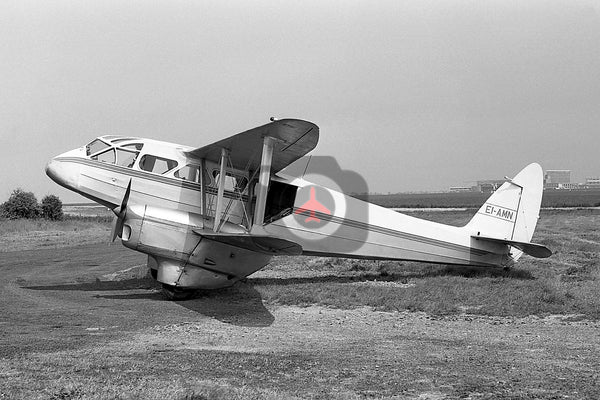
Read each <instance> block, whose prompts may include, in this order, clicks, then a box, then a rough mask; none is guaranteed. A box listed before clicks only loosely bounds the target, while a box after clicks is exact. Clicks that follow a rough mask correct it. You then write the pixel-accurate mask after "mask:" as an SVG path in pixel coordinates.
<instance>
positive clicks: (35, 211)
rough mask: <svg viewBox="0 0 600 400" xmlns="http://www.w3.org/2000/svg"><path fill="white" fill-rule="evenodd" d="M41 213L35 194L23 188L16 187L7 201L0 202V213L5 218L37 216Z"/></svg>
mask: <svg viewBox="0 0 600 400" xmlns="http://www.w3.org/2000/svg"><path fill="white" fill-rule="evenodd" d="M40 214H41V210H40V206H39V205H38V202H37V199H36V198H35V195H34V194H33V193H31V192H26V191H24V190H23V189H16V190H14V191H13V192H12V194H11V195H10V198H9V199H8V201H6V202H5V203H4V204H2V215H3V216H4V217H6V218H10V219H17V218H37V217H39V216H40Z"/></svg>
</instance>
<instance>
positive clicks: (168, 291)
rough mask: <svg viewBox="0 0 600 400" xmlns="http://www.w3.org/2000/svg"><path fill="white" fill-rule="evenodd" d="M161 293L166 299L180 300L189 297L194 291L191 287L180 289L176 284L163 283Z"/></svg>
mask: <svg viewBox="0 0 600 400" xmlns="http://www.w3.org/2000/svg"><path fill="white" fill-rule="evenodd" d="M162 293H163V296H165V298H166V299H167V300H172V301H182V300H189V299H191V298H192V297H193V296H194V294H195V293H196V291H195V290H193V289H182V288H179V287H177V286H171V285H165V284H163V285H162Z"/></svg>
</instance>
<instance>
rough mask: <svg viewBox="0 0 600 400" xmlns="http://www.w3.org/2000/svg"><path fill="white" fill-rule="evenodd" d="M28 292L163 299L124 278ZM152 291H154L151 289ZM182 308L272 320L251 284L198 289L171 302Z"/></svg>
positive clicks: (152, 285)
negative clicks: (104, 292) (86, 293)
mask: <svg viewBox="0 0 600 400" xmlns="http://www.w3.org/2000/svg"><path fill="white" fill-rule="evenodd" d="M23 288H24V289H30V290H49V291H51V290H57V291H90V292H103V291H106V292H111V291H127V290H136V289H144V292H142V293H140V292H136V293H124V294H98V295H96V296H95V297H97V298H102V299H113V300H144V299H145V300H152V301H165V302H168V301H170V300H167V299H165V298H164V297H163V295H162V294H161V293H160V292H159V291H158V289H160V285H159V284H157V283H156V282H154V281H153V280H150V279H127V280H122V281H95V282H86V283H77V284H63V285H45V286H24V287H23ZM152 289H155V290H152ZM173 303H175V304H178V305H179V306H181V307H183V308H187V309H188V310H191V311H194V312H196V313H199V314H202V315H205V316H207V317H211V318H215V319H217V320H219V321H221V322H224V323H229V324H232V325H239V326H249V327H266V326H269V325H271V324H272V323H273V321H274V320H275V317H273V315H272V314H271V313H270V312H269V310H267V309H266V307H265V306H264V305H263V302H262V297H261V295H260V293H259V292H258V291H257V290H256V289H254V287H252V286H251V285H247V284H244V283H237V284H236V285H234V286H233V287H231V288H226V289H217V290H206V291H202V290H198V291H197V292H196V293H195V295H194V297H193V298H191V299H189V300H185V301H174V302H173Z"/></svg>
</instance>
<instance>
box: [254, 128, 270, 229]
mask: <svg viewBox="0 0 600 400" xmlns="http://www.w3.org/2000/svg"><path fill="white" fill-rule="evenodd" d="M274 144H275V139H273V138H272V137H270V136H265V137H264V138H263V149H262V159H261V161H260V174H259V176H258V192H257V193H256V207H255V208H254V225H262V224H263V222H264V220H265V206H266V204H267V192H268V190H269V179H270V178H271V161H272V160H273V146H274Z"/></svg>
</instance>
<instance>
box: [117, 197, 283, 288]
mask: <svg viewBox="0 0 600 400" xmlns="http://www.w3.org/2000/svg"><path fill="white" fill-rule="evenodd" d="M213 222H214V220H213V219H212V218H207V217H203V216H202V215H200V214H195V213H190V212H186V211H180V210H170V209H165V208H160V207H153V206H143V205H133V206H131V207H128V209H127V214H126V217H125V221H124V224H123V231H122V233H121V241H122V243H123V245H125V246H126V247H128V248H130V249H133V250H137V251H139V252H142V253H145V254H148V255H149V258H148V261H149V262H148V264H149V267H150V268H152V269H155V270H156V271H157V273H156V279H157V280H158V281H159V282H161V283H164V284H167V285H171V286H176V287H181V288H189V289H216V288H221V287H227V286H231V285H233V284H234V283H235V282H237V281H238V280H240V279H243V278H245V277H246V276H248V275H250V274H252V273H254V272H256V271H258V270H259V269H261V268H262V267H264V266H265V265H267V264H268V262H269V260H270V259H271V256H270V255H268V254H262V253H257V252H254V251H251V250H247V249H243V248H239V247H234V246H232V245H230V244H225V243H221V242H218V241H215V240H211V239H206V238H203V237H202V236H201V235H199V234H197V233H194V230H196V231H201V230H203V229H206V230H207V232H212V227H213ZM221 232H223V233H232V234H236V233H239V234H242V233H245V230H244V228H242V227H241V226H238V225H235V224H231V223H228V222H225V223H224V224H223V226H222V228H221Z"/></svg>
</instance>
